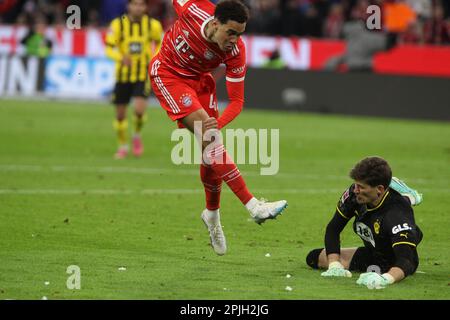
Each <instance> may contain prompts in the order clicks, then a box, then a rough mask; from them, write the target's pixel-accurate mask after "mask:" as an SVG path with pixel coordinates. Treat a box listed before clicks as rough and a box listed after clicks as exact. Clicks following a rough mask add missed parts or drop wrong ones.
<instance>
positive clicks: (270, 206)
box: [248, 199, 288, 224]
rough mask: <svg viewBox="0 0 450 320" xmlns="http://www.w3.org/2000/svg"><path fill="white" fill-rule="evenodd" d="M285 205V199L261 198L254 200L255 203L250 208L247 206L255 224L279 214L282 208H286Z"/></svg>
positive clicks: (274, 217)
mask: <svg viewBox="0 0 450 320" xmlns="http://www.w3.org/2000/svg"><path fill="white" fill-rule="evenodd" d="M252 200H253V199H252ZM252 200H251V201H252ZM255 200H256V199H255ZM287 205H288V204H287V201H286V200H280V201H275V202H267V201H266V200H265V199H261V200H256V201H255V204H254V205H253V206H252V207H251V208H248V211H250V215H251V217H252V218H253V220H254V221H255V222H256V223H257V224H261V223H264V222H265V221H266V220H267V219H276V218H277V216H278V215H280V214H281V213H282V212H283V210H284V209H286V207H287Z"/></svg>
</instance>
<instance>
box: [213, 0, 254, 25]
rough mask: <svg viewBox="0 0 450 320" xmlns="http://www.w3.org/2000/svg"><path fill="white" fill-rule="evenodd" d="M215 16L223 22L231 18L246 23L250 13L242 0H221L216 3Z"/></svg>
mask: <svg viewBox="0 0 450 320" xmlns="http://www.w3.org/2000/svg"><path fill="white" fill-rule="evenodd" d="M214 17H215V18H216V19H217V20H219V21H220V23H222V24H225V23H227V22H228V21H229V20H232V21H236V22H239V23H244V22H247V21H248V19H249V17H250V13H249V10H248V8H247V7H246V6H245V4H244V3H242V1H239V0H221V1H219V2H218V3H217V5H216V10H215V11H214Z"/></svg>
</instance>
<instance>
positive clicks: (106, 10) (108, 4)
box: [100, 0, 128, 25]
mask: <svg viewBox="0 0 450 320" xmlns="http://www.w3.org/2000/svg"><path fill="white" fill-rule="evenodd" d="M127 1H128V0H102V1H101V6H100V12H101V16H100V22H101V24H102V25H107V24H109V23H110V22H111V21H112V20H113V19H115V18H117V17H119V16H121V15H122V14H124V13H125V12H126V11H127Z"/></svg>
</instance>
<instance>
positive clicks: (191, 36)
mask: <svg viewBox="0 0 450 320" xmlns="http://www.w3.org/2000/svg"><path fill="white" fill-rule="evenodd" d="M173 6H174V9H175V11H176V13H177V14H178V20H177V21H176V22H175V23H174V24H173V26H172V27H171V28H170V29H169V30H168V31H167V33H166V34H165V36H164V40H163V43H162V47H161V51H160V55H159V57H160V60H161V62H163V63H164V65H165V66H167V67H169V68H170V69H172V70H174V71H175V72H176V73H178V74H181V75H184V76H198V75H199V74H202V73H208V72H210V71H212V70H214V69H216V68H217V67H218V66H219V65H220V64H222V63H224V64H225V65H226V77H227V80H228V81H231V82H239V81H243V80H244V78H245V72H246V58H245V45H244V42H243V41H242V39H240V38H239V39H238V41H237V43H236V44H235V45H234V46H233V49H232V50H231V51H228V52H224V51H222V50H220V48H219V47H218V46H217V44H215V43H211V42H209V41H208V40H207V39H206V36H205V33H204V31H205V26H206V24H207V23H208V22H209V21H211V20H212V19H213V18H214V9H215V5H214V4H213V3H211V2H210V1H209V0H173Z"/></svg>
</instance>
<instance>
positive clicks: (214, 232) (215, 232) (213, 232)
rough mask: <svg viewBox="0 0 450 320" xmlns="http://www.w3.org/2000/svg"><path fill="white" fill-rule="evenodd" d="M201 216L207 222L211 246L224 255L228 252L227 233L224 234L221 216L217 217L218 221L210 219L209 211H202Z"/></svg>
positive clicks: (220, 254)
mask: <svg viewBox="0 0 450 320" xmlns="http://www.w3.org/2000/svg"><path fill="white" fill-rule="evenodd" d="M201 218H202V220H203V222H204V223H205V226H206V228H208V231H209V237H210V240H211V246H212V247H213V249H214V251H215V252H216V253H217V254H218V255H219V256H222V255H224V254H225V252H227V242H226V240H225V235H224V234H223V230H222V226H221V224H220V216H218V217H217V219H216V221H212V220H211V219H209V217H208V215H207V211H206V210H204V211H203V212H202V215H201Z"/></svg>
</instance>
